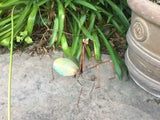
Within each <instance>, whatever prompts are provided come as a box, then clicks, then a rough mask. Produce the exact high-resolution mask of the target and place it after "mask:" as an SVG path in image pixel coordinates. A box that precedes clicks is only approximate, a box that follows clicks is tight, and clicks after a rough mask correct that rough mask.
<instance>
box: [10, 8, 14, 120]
mask: <svg viewBox="0 0 160 120" xmlns="http://www.w3.org/2000/svg"><path fill="white" fill-rule="evenodd" d="M14 8H15V6H14V7H13V8H12V14H11V26H12V31H11V49H10V68H9V81H8V120H11V77H12V57H13V33H14V31H13V12H14Z"/></svg>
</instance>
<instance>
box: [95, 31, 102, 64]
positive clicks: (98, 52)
mask: <svg viewBox="0 0 160 120" xmlns="http://www.w3.org/2000/svg"><path fill="white" fill-rule="evenodd" d="M93 38H94V41H93V43H94V53H95V56H96V59H97V60H99V61H102V60H101V50H100V42H99V40H98V36H97V33H96V32H93Z"/></svg>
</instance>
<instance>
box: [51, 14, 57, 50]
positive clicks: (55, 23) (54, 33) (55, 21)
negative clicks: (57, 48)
mask: <svg viewBox="0 0 160 120" xmlns="http://www.w3.org/2000/svg"><path fill="white" fill-rule="evenodd" d="M57 32H58V17H57V16H56V17H55V20H54V27H53V31H52V37H51V41H50V43H49V47H51V46H52V45H53V43H54V41H55V39H56V35H57Z"/></svg>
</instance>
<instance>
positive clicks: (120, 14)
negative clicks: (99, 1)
mask: <svg viewBox="0 0 160 120" xmlns="http://www.w3.org/2000/svg"><path fill="white" fill-rule="evenodd" d="M106 1H107V3H108V4H109V5H110V6H111V7H112V9H113V10H114V11H115V12H116V13H117V15H118V16H119V18H120V20H121V22H122V23H123V25H124V26H126V27H127V28H129V25H130V24H129V22H128V20H127V18H126V17H125V15H124V14H123V12H122V10H121V9H120V8H119V7H118V6H117V5H116V4H115V3H114V2H112V1H111V0H106Z"/></svg>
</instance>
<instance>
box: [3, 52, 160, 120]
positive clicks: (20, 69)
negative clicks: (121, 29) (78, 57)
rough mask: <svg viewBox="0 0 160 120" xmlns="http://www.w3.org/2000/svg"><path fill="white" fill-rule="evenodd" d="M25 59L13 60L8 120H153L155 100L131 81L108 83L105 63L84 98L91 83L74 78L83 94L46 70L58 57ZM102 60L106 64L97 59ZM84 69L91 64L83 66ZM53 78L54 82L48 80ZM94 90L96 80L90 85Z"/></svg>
mask: <svg viewBox="0 0 160 120" xmlns="http://www.w3.org/2000/svg"><path fill="white" fill-rule="evenodd" d="M50 55H51V57H49V56H43V57H40V56H37V57H29V56H28V55H27V54H24V53H23V54H22V55H21V56H19V55H18V54H14V56H13V73H12V95H11V99H12V101H11V115H12V120H159V119H160V99H159V98H156V97H154V96H152V95H150V94H149V93H147V92H145V91H144V90H142V89H141V88H140V87H139V86H137V85H136V84H135V83H134V82H133V81H132V80H131V79H130V80H128V81H126V80H124V79H123V80H122V81H120V80H118V77H117V76H116V79H114V80H109V78H110V77H112V76H113V72H112V67H111V64H110V63H105V64H102V65H100V66H99V67H100V82H101V87H100V88H99V89H94V90H93V92H92V94H91V95H92V98H91V99H90V97H89V93H90V90H91V88H92V85H93V82H91V81H87V80H84V79H82V78H81V77H80V81H81V82H82V84H83V86H84V88H83V91H82V95H81V99H80V102H79V112H78V110H77V101H78V97H79V93H80V89H81V86H80V85H79V84H78V82H77V81H76V78H74V77H64V76H61V75H59V74H58V73H56V72H55V71H53V75H52V65H53V61H54V60H55V59H56V58H59V57H62V54H61V53H50ZM102 59H103V60H107V59H110V57H109V56H108V55H102ZM85 65H87V66H89V65H91V63H90V62H89V61H88V60H86V61H85ZM87 66H86V67H87ZM8 73H9V54H3V55H0V120H7V96H8V95H7V94H8V92H7V90H8V87H7V85H8ZM92 75H95V76H97V73H96V69H92V70H89V71H86V72H85V73H83V77H84V78H86V79H87V78H90V77H91V76H92ZM53 76H54V80H53V79H52V77H53ZM95 83H96V86H97V79H96V81H95Z"/></svg>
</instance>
